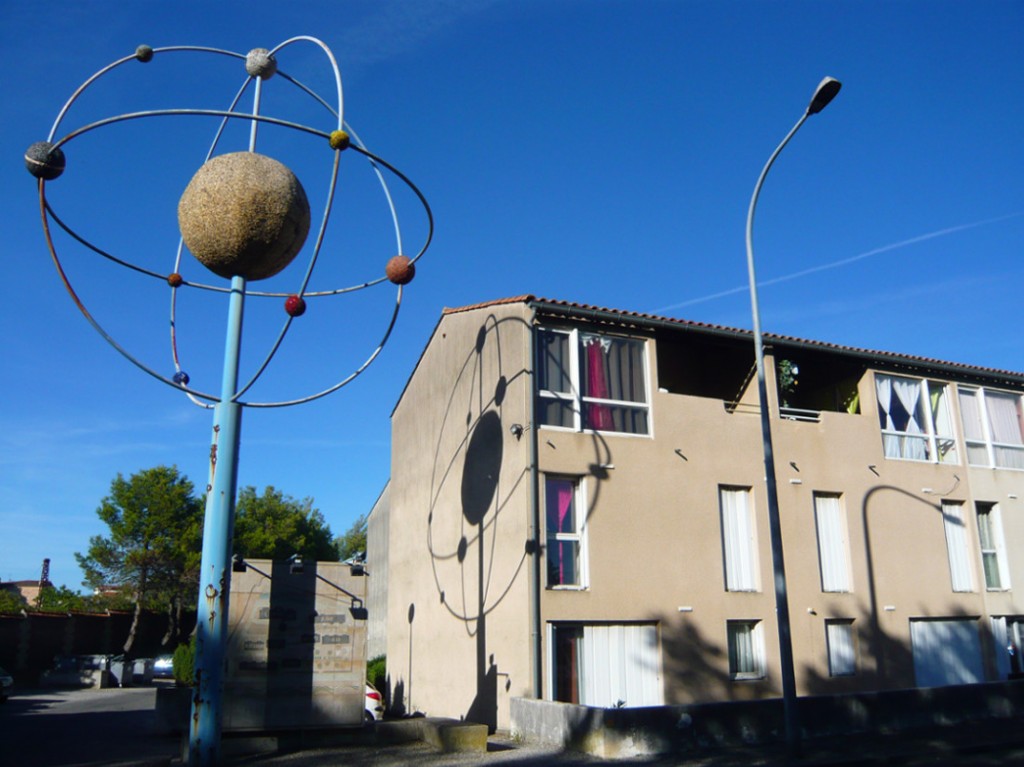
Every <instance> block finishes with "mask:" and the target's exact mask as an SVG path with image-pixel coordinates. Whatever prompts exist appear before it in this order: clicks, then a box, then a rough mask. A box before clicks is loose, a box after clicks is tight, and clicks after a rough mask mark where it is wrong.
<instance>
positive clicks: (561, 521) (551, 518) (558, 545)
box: [548, 480, 575, 583]
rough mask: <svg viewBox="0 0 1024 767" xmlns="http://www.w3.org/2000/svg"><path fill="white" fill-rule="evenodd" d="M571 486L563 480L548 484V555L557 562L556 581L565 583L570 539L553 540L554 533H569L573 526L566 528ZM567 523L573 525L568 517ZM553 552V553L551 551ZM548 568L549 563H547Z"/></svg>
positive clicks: (572, 521)
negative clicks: (567, 521)
mask: <svg viewBox="0 0 1024 767" xmlns="http://www.w3.org/2000/svg"><path fill="white" fill-rule="evenodd" d="M572 498H573V487H572V483H571V482H566V481H564V480H559V481H553V482H550V483H549V484H548V537H549V539H550V540H549V541H548V552H549V553H548V556H549V557H551V558H552V559H554V560H555V562H557V563H558V583H565V559H566V552H570V553H571V552H572V550H573V544H572V542H570V541H557V540H555V533H571V532H574V529H575V528H574V527H570V528H569V529H566V521H565V520H566V517H569V516H570V515H569V512H570V510H571V509H572ZM569 524H570V525H574V520H572V518H571V517H570V519H569ZM552 552H553V553H552ZM549 570H550V565H549Z"/></svg>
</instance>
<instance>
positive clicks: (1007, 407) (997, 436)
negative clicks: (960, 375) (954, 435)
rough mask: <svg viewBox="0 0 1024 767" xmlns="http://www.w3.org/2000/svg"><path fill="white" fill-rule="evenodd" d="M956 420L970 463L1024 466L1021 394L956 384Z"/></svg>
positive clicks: (993, 465) (1013, 467)
mask: <svg viewBox="0 0 1024 767" xmlns="http://www.w3.org/2000/svg"><path fill="white" fill-rule="evenodd" d="M958 391H959V400H960V419H961V421H962V422H963V427H964V442H965V443H966V444H967V462H968V463H970V464H971V465H972V466H989V467H995V468H999V469H1024V425H1022V424H1024V414H1022V410H1021V397H1020V395H1019V394H1012V393H1010V392H1001V391H993V390H991V389H972V388H970V387H966V386H961V387H958Z"/></svg>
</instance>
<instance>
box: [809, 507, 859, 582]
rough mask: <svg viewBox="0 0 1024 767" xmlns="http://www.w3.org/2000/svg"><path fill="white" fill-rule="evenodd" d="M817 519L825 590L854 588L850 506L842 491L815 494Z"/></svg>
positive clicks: (819, 551) (820, 565) (816, 524)
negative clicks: (848, 526) (847, 507)
mask: <svg viewBox="0 0 1024 767" xmlns="http://www.w3.org/2000/svg"><path fill="white" fill-rule="evenodd" d="M814 522H815V527H816V528H817V531H818V566H819V569H820V571H821V590H822V591H835V592H845V591H852V584H851V577H850V544H849V537H848V535H847V530H846V510H845V509H844V508H843V502H842V497H841V496H840V495H839V494H838V493H815V494H814Z"/></svg>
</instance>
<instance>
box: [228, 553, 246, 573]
mask: <svg viewBox="0 0 1024 767" xmlns="http://www.w3.org/2000/svg"><path fill="white" fill-rule="evenodd" d="M248 569H249V567H248V565H246V564H245V560H244V559H242V555H241V554H235V555H234V556H233V557H231V572H233V573H244V572H245V571H246V570H248Z"/></svg>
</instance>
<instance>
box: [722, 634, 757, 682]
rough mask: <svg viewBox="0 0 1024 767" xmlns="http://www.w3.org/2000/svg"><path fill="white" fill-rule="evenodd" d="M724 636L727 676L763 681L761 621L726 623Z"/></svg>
mask: <svg viewBox="0 0 1024 767" xmlns="http://www.w3.org/2000/svg"><path fill="white" fill-rule="evenodd" d="M726 634H727V641H728V644H729V676H731V677H732V678H733V679H763V678H764V675H765V658H764V633H763V631H762V630H761V621H727V622H726Z"/></svg>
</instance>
